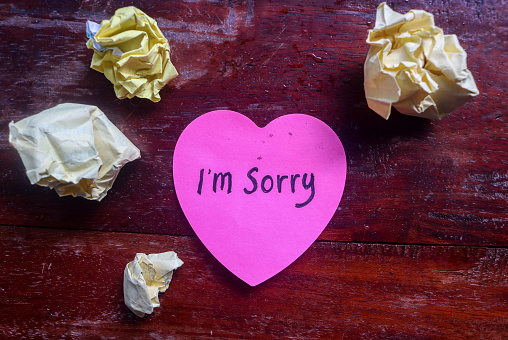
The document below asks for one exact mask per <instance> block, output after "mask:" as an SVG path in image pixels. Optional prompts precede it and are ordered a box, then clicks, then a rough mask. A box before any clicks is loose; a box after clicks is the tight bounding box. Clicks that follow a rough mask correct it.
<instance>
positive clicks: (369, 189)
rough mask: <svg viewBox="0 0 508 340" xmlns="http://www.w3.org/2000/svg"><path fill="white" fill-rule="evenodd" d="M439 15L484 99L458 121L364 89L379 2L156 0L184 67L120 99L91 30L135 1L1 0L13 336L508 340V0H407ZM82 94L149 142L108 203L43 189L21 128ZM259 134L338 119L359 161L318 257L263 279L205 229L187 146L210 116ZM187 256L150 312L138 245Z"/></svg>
mask: <svg viewBox="0 0 508 340" xmlns="http://www.w3.org/2000/svg"><path fill="white" fill-rule="evenodd" d="M389 4H390V5H391V6H392V7H393V8H394V9H395V10H397V11H399V12H403V13H404V12H407V11H408V10H410V9H413V8H415V9H425V10H427V11H429V12H432V13H433V14H434V15H435V20H436V24H437V25H438V26H440V27H442V28H443V29H444V31H445V33H447V34H456V35H457V36H458V38H459V41H460V43H461V45H462V46H463V47H464V48H465V49H466V50H467V52H468V66H469V69H470V70H471V72H472V74H473V75H474V78H475V80H476V83H477V85H478V88H479V90H480V92H481V93H480V95H479V96H478V97H476V98H474V99H473V100H472V101H470V102H469V103H467V104H466V105H464V106H463V107H461V108H460V109H458V110H457V111H456V112H454V113H453V114H451V115H449V116H447V117H446V118H444V119H443V120H441V121H427V120H423V119H418V118H414V117H407V116H403V115H399V114H394V115H393V116H392V117H391V118H390V120H388V121H384V120H383V119H382V118H381V117H378V116H377V115H376V114H375V113H374V112H372V111H370V110H369V109H368V107H367V104H366V102H365V96H364V92H363V62H364V60H365V56H366V54H367V51H368V46H367V44H366V43H365V39H366V36H367V30H368V29H369V28H372V27H373V26H374V22H375V12H376V7H377V5H378V2H374V1H360V0H339V1H335V2H330V1H325V0H314V1H311V0H302V1H298V2H288V1H268V0H266V1H254V0H245V1H220V0H219V1H214V0H209V1H207V0H197V1H176V0H171V1H155V0H146V1H143V2H138V3H136V4H135V5H136V6H137V7H139V8H140V9H142V10H143V11H145V12H146V13H147V14H148V15H150V16H151V17H153V18H154V19H156V20H157V22H158V24H159V27H160V28H161V30H162V31H163V33H164V35H165V36H166V37H167V38H168V40H169V43H170V46H171V49H172V54H171V58H172V60H173V62H174V64H175V66H176V67H177V69H178V71H179V73H180V75H179V77H177V78H176V79H175V80H173V81H171V82H170V84H168V86H167V87H166V88H165V89H164V90H163V91H162V93H161V96H162V100H161V101H160V102H159V103H151V102H150V101H147V100H141V99H137V98H136V99H133V100H118V99H117V98H116V97H115V94H114V91H113V87H112V85H111V84H110V83H109V82H108V81H107V79H106V78H105V77H104V76H103V75H102V74H100V73H98V72H96V71H94V70H92V69H90V68H89V64H90V61H91V56H92V51H90V50H87V49H86V46H85V43H86V40H87V39H86V36H85V22H86V20H92V21H96V22H100V21H101V20H103V19H107V18H109V17H111V15H112V14H113V13H114V11H115V10H116V9H117V8H119V7H123V6H127V5H132V2H130V1H105V0H77V1H56V0H46V1H30V0H19V1H12V0H4V1H2V2H1V3H0V41H2V46H3V49H2V53H0V74H2V77H0V108H1V110H0V269H1V270H2V271H1V273H0V338H8V339H20V338H27V339H39V338H50V339H53V338H93V339H95V338H114V339H125V338H135V339H137V338H139V339H141V338H142V339H146V338H168V337H169V338H177V339H180V338H183V339H187V338H189V339H194V338H208V337H219V338H277V339H279V338H298V339H308V338H346V339H351V338H353V339H356V338H362V339H365V338H367V339H371V338H389V339H443V338H457V339H471V338H473V339H476V338H480V339H481V338H484V339H506V338H508V326H507V325H508V294H507V292H508V289H507V288H508V273H507V270H508V269H507V261H508V209H507V199H508V161H507V160H508V139H507V132H508V124H507V115H506V104H507V96H506V88H507V85H508V72H507V70H506V68H505V67H503V65H504V62H505V56H506V51H507V46H506V41H508V30H507V29H506V24H505V21H506V19H505V18H506V17H508V4H507V1H506V0H502V1H495V0H482V1H469V0H457V1H453V2H450V1H436V0H431V1H423V0H415V1H413V0H410V1H402V0H397V1H390V2H389ZM63 102H76V103H83V104H90V105H97V106H98V107H99V108H100V109H101V110H102V111H104V112H105V113H106V115H107V116H108V118H109V119H110V120H111V121H112V122H113V123H115V124H116V125H117V126H118V127H119V128H120V129H121V130H122V131H123V132H124V133H125V134H126V135H127V136H128V137H129V138H130V139H131V140H132V141H133V142H134V144H136V145H137V146H138V147H139V148H140V149H141V154H142V158H141V159H140V160H137V161H135V162H132V163H130V164H128V165H127V166H125V168H123V169H122V171H121V172H120V175H119V177H118V179H117V181H116V183H115V185H114V186H113V189H112V190H111V191H110V192H109V193H108V196H107V197H106V198H105V199H104V200H103V201H102V202H100V203H97V202H90V201H86V200H84V199H76V198H72V197H64V198H60V197H58V196H57V194H56V193H55V192H53V191H51V190H49V189H47V188H42V187H38V186H33V185H30V184H29V181H28V179H27V177H26V175H25V173H24V168H23V164H22V163H21V160H20V158H19V156H18V154H17V152H16V151H15V150H14V149H13V148H12V147H11V146H10V145H9V143H8V123H9V122H10V121H18V120H20V119H22V118H25V117H27V116H29V115H32V114H35V113H38V112H40V111H42V110H44V109H48V108H50V107H53V106H55V105H57V104H59V103H63ZM217 109H230V110H235V111H238V112H241V113H243V114H245V115H246V116H248V117H249V118H250V119H252V120H253V121H254V122H255V123H256V124H258V125H259V126H264V125H265V124H267V123H268V122H270V121H271V120H273V119H275V118H277V117H279V116H281V115H284V114H287V113H305V114H309V115H312V116H315V117H317V118H319V119H321V120H322V121H324V122H325V123H327V124H328V125H329V126H330V127H331V128H332V129H333V130H334V131H335V132H336V133H337V135H338V136H339V138H340V139H341V141H342V143H343V144H344V148H345V150H346V153H347V158H348V173H347V182H346V187H345V192H344V196H343V198H342V201H341V204H340V206H339V208H338V209H337V212H336V214H335V215H334V217H333V218H332V220H331V221H330V223H329V225H328V226H327V228H326V229H325V231H324V232H323V233H322V235H321V236H320V237H319V240H318V241H316V242H315V243H314V244H313V245H312V247H311V248H310V249H309V250H308V251H307V252H305V253H304V254H303V255H302V256H301V257H300V258H299V259H298V260H297V261H296V262H294V263H293V264H292V265H290V266H289V267H288V268H287V269H286V270H284V271H282V272H281V273H279V274H278V275H276V276H275V277H273V278H272V279H270V280H268V281H266V282H264V283H262V284H261V285H259V286H257V287H249V286H247V285H246V284H245V283H243V282H242V281H240V280H239V279H237V278H236V277H235V276H234V275H232V274H231V273H229V272H228V271H227V270H226V269H225V268H224V267H222V265H220V264H219V263H218V262H217V261H216V260H215V259H214V258H213V256H212V255H210V253H209V252H208V251H207V250H206V249H205V248H204V246H203V245H202V244H201V242H200V241H199V240H198V239H197V238H196V237H195V234H194V232H193V231H192V229H191V227H190V226H189V224H188V222H187V221H186V219H185V216H184V215H183V213H182V211H181V209H180V207H179V204H178V201H177V198H176V195H175V192H174V187H173V179H172V157H173V151H174V147H175V144H176V141H177V139H178V136H179V135H180V134H181V132H182V131H183V129H184V128H185V127H186V126H187V125H188V124H189V123H190V122H191V121H192V120H193V119H195V118H197V117H198V116H200V115H202V114H203V113H205V112H208V111H211V110H217ZM167 250H175V251H177V252H178V254H179V256H180V257H181V258H182V259H183V261H184V262H185V264H184V265H183V267H181V268H180V269H179V270H178V271H177V272H176V274H175V277H174V280H173V282H172V283H171V285H170V289H169V290H168V291H167V292H166V293H165V294H163V295H161V304H162V305H161V307H160V308H158V309H156V310H155V313H154V314H152V315H151V316H147V317H145V318H143V319H138V318H137V317H135V316H134V315H133V314H132V313H131V312H130V311H129V310H128V309H127V308H126V307H125V306H124V304H123V296H122V273H123V269H124V267H125V265H126V264H127V262H129V261H131V260H132V259H133V258H134V255H135V253H136V252H146V253H155V252H163V251H167Z"/></svg>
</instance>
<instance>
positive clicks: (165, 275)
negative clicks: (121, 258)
mask: <svg viewBox="0 0 508 340" xmlns="http://www.w3.org/2000/svg"><path fill="white" fill-rule="evenodd" d="M182 264H183V261H182V260H180V259H179V258H178V255H177V254H176V253H175V252H174V251H167V252H165V253H159V254H149V255H146V254H144V253H137V254H136V257H135V258H134V260H133V261H131V262H129V263H128V264H127V265H126V266H125V270H124V274H123V295H124V301H125V304H126V305H127V307H129V309H130V310H131V311H132V312H133V313H134V314H136V315H137V316H139V317H143V316H145V314H152V312H153V309H154V307H159V306H160V303H159V292H161V293H164V292H165V291H166V290H167V289H168V287H169V283H170V282H171V279H172V277H173V271H174V270H175V269H177V268H179V267H180V266H181V265H182Z"/></svg>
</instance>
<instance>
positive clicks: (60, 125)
mask: <svg viewBox="0 0 508 340" xmlns="http://www.w3.org/2000/svg"><path fill="white" fill-rule="evenodd" d="M9 130H10V133H9V142H10V143H11V144H12V146H14V148H16V150H17V151H18V153H19V155H20V156H21V159H22V161H23V164H24V166H25V169H26V175H27V176H28V179H29V180H30V183H32V184H38V185H40V186H45V187H49V188H51V189H55V191H56V192H57V194H58V195H59V196H67V195H72V196H74V197H84V198H86V199H89V200H96V201H100V200H102V199H103V198H104V197H105V196H106V194H107V192H108V190H109V189H111V187H112V186H113V183H114V182H115V179H116V177H117V176H118V173H119V172H120V169H121V168H122V167H123V166H124V165H125V164H126V163H128V162H130V161H133V160H135V159H138V158H139V157H140V151H139V149H138V148H137V147H136V146H135V145H134V144H132V143H131V141H130V140H129V139H127V137H125V135H124V134H123V133H122V132H121V131H120V130H119V129H118V128H117V127H116V126H115V125H113V123H112V122H111V121H110V120H109V119H108V118H107V117H106V115H105V114H104V113H103V112H102V111H101V110H100V109H99V108H97V107H96V106H91V105H83V104H72V103H65V104H60V105H57V106H55V107H53V108H51V109H48V110H45V111H42V112H40V113H38V114H35V115H33V116H30V117H27V118H25V119H22V120H20V121H19V122H16V123H14V122H11V123H10V124H9Z"/></svg>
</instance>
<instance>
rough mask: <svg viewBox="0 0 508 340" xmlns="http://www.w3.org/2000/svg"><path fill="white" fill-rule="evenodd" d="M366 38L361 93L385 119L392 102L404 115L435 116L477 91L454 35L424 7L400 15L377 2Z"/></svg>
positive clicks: (447, 111) (465, 99) (464, 54)
mask: <svg viewBox="0 0 508 340" xmlns="http://www.w3.org/2000/svg"><path fill="white" fill-rule="evenodd" d="M367 43H369V44H370V49H369V53H368V55H367V59H366V60H365V65H364V76H365V78H364V80H365V81H364V87H365V96H366V98H367V103H368V105H369V107H370V108H371V109H372V110H374V111H375V112H376V113H378V114H379V115H381V116H382V117H384V118H385V119H388V117H389V116H390V112H391V108H392V106H393V107H394V108H396V109H397V110H398V111H399V112H400V113H403V114H406V115H411V116H418V117H424V118H429V119H441V118H443V117H444V116H446V115H447V114H449V113H451V112H452V111H453V110H455V109H456V108H458V107H460V106H461V105H463V104H464V103H466V102H467V101H468V100H469V99H471V97H474V96H476V95H478V94H479V91H478V89H477V87H476V84H475V82H474V79H473V76H472V75H471V72H469V70H468V69H467V64H466V57H467V55H466V52H465V51H464V49H463V48H462V47H461V46H460V44H459V41H458V39H457V36H456V35H454V34H452V35H445V34H443V30H442V29H441V28H439V27H436V26H435V25H434V16H433V15H432V14H430V13H428V12H426V11H422V10H411V11H409V12H408V13H406V14H405V15H403V14H400V13H397V12H395V11H393V10H392V9H391V8H390V7H388V5H387V4H386V3H382V4H380V5H379V7H378V9H377V15H376V25H375V27H374V29H373V30H369V36H368V39H367Z"/></svg>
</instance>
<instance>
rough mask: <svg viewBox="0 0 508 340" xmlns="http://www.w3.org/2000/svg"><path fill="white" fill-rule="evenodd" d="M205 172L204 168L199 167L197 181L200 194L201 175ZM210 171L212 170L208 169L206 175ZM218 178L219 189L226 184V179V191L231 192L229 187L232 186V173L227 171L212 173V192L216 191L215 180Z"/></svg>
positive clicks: (201, 187) (201, 186)
mask: <svg viewBox="0 0 508 340" xmlns="http://www.w3.org/2000/svg"><path fill="white" fill-rule="evenodd" d="M204 173H205V169H201V170H200V171H199V183H198V194H199V195H201V190H202V189H203V177H204V176H203V175H204ZM211 173H212V170H210V169H208V175H210V174H211ZM219 178H220V189H221V190H224V185H225V184H226V180H227V181H228V190H227V193H228V194H229V193H231V187H232V186H233V175H231V173H230V172H229V171H228V172H226V173H222V172H219V173H216V172H214V173H213V182H212V190H213V192H217V182H218V181H219Z"/></svg>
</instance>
